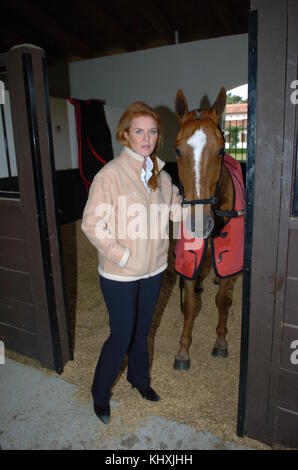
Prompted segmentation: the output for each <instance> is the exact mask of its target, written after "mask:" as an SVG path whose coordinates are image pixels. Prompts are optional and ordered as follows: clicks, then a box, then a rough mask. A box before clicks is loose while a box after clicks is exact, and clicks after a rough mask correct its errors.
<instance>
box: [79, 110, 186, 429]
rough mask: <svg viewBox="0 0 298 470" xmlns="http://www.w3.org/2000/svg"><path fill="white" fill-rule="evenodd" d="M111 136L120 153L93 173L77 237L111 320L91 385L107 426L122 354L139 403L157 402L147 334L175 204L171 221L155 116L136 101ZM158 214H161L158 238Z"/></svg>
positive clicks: (171, 196) (174, 196)
mask: <svg viewBox="0 0 298 470" xmlns="http://www.w3.org/2000/svg"><path fill="white" fill-rule="evenodd" d="M117 139H118V141H119V142H120V143H121V144H122V145H124V148H123V150H122V152H121V154H120V156H119V157H117V158H115V159H114V160H112V161H110V162H109V163H108V164H106V165H105V166H104V167H103V168H102V169H101V170H100V171H99V172H98V173H97V175H96V176H95V178H94V180H93V182H92V185H91V187H90V191H89V197H88V201H87V204H86V207H85V209H84V214H83V220H82V230H83V232H84V233H85V234H86V236H87V237H88V239H89V240H90V242H91V243H92V244H93V245H94V246H95V247H96V248H97V250H98V256H99V265H98V271H99V274H100V285H101V289H102V292H103V297H104V300H105V303H106V306H107V309H108V313H109V321H110V336H109V337H108V339H107V341H106V342H105V343H104V345H103V348H102V351H101V354H100V357H99V360H98V364H97V367H96V370H95V374H94V380H93V385H92V395H93V400H94V411H95V413H96V415H97V416H98V418H99V419H101V421H103V422H104V423H105V424H107V423H109V421H110V404H109V401H110V389H111V387H112V385H113V384H114V381H115V379H116V377H117V375H118V373H119V371H120V369H121V365H122V362H123V359H124V357H125V355H126V354H127V355H128V368H127V380H128V382H130V384H131V385H132V387H134V388H136V389H137V390H138V391H139V393H140V394H141V396H142V397H143V398H145V399H147V400H151V401H158V400H160V397H159V396H158V394H157V393H156V392H155V391H154V390H153V388H151V386H150V376H149V354H148V335H149V331H150V327H151V323H152V317H153V313H154V309H155V306H156V303H157V299H158V295H159V292H160V287H161V281H162V273H163V272H164V271H165V269H166V268H167V256H168V246H169V240H168V232H167V229H168V222H169V211H170V209H171V208H173V207H174V209H175V210H174V211H173V210H172V212H171V214H170V215H171V218H172V220H174V219H175V217H176V213H177V217H179V216H178V213H179V211H180V204H181V199H180V196H179V192H178V189H177V187H176V186H173V185H172V182H171V178H170V176H169V175H168V174H167V173H166V172H164V171H162V167H163V166H164V162H162V161H161V160H160V159H159V158H158V157H157V155H156V149H157V147H158V144H159V142H160V139H161V119H160V116H159V115H158V113H157V112H155V111H154V110H153V109H151V108H150V107H149V106H148V105H146V104H145V103H143V102H136V103H133V104H132V105H130V106H129V107H128V108H127V109H126V111H125V112H124V114H123V115H122V117H121V119H120V121H119V124H118V128H117ZM156 211H157V212H156ZM158 211H160V213H162V216H165V215H166V224H165V226H166V230H163V231H162V233H161V231H159V232H158V230H157V229H158V227H157V225H158V221H159V215H158ZM157 232H158V233H157Z"/></svg>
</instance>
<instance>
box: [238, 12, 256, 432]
mask: <svg viewBox="0 0 298 470" xmlns="http://www.w3.org/2000/svg"><path fill="white" fill-rule="evenodd" d="M257 40H258V12H257V11H250V12H249V15H248V119H247V136H248V139H247V160H246V196H245V197H246V216H245V235H244V266H243V290H242V323H241V351H240V377H239V397H238V419H237V435H238V436H240V437H242V436H244V433H245V408H246V387H247V367H248V345H249V315H250V289H251V255H252V236H253V206H254V188H255V149H256V107H257Z"/></svg>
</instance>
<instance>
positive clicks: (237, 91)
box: [228, 84, 248, 99]
mask: <svg viewBox="0 0 298 470" xmlns="http://www.w3.org/2000/svg"><path fill="white" fill-rule="evenodd" d="M247 87H248V86H247V84H246V85H241V86H237V87H236V88H233V89H232V90H229V91H228V93H231V94H232V95H236V96H241V98H244V99H247Z"/></svg>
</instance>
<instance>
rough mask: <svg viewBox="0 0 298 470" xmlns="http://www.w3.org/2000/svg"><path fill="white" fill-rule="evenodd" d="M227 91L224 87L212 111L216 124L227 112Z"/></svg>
mask: <svg viewBox="0 0 298 470" xmlns="http://www.w3.org/2000/svg"><path fill="white" fill-rule="evenodd" d="M226 99H227V97H226V90H225V88H224V87H223V86H222V87H221V89H220V91H219V93H218V95H217V98H216V100H215V102H214V104H213V106H212V108H211V111H212V113H213V115H214V117H215V119H216V122H218V120H219V119H220V118H221V116H222V113H223V112H224V110H225V107H226Z"/></svg>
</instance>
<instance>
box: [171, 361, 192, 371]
mask: <svg viewBox="0 0 298 470" xmlns="http://www.w3.org/2000/svg"><path fill="white" fill-rule="evenodd" d="M189 368H190V360H189V359H187V360H186V361H184V360H182V359H175V362H174V369H176V370H188V369H189Z"/></svg>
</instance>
